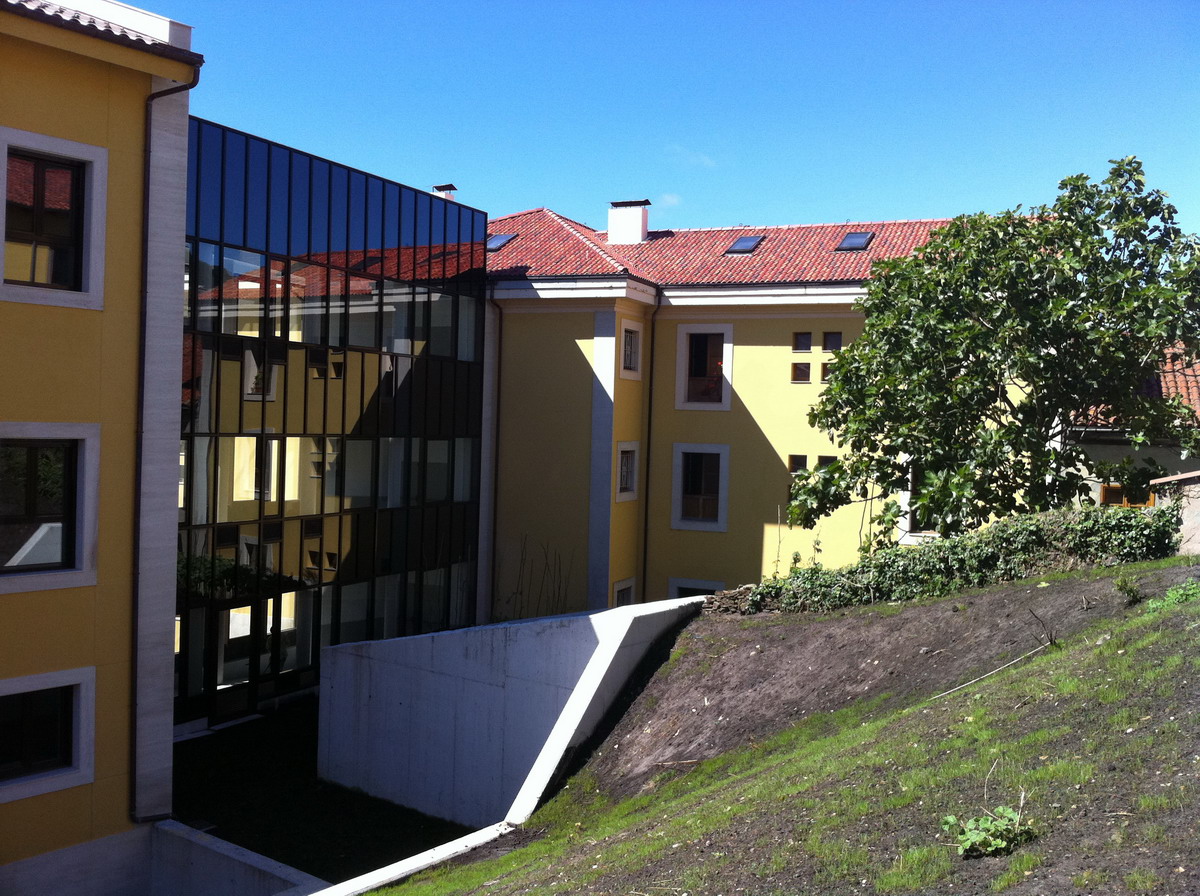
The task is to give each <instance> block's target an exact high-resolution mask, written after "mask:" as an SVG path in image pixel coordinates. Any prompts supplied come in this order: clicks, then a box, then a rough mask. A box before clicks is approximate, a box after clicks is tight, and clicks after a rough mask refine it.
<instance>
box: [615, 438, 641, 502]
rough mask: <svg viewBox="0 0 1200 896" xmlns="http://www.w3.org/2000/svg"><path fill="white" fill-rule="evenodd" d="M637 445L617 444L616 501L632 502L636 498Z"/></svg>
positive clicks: (634, 443)
mask: <svg viewBox="0 0 1200 896" xmlns="http://www.w3.org/2000/svg"><path fill="white" fill-rule="evenodd" d="M638 447H639V446H638V443H637V442H617V489H616V499H615V500H617V501H618V502H619V501H632V500H634V499H635V498H636V497H637V487H638Z"/></svg>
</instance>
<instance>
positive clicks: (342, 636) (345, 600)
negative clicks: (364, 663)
mask: <svg viewBox="0 0 1200 896" xmlns="http://www.w3.org/2000/svg"><path fill="white" fill-rule="evenodd" d="M370 604H371V584H370V583H369V582H358V583H357V584H354V585H343V586H342V606H341V613H340V620H339V621H340V625H339V627H338V643H339V644H345V643H347V642H349V641H363V640H366V638H367V637H368V634H369V629H368V625H367V622H368V619H369V616H368V610H369V609H370Z"/></svg>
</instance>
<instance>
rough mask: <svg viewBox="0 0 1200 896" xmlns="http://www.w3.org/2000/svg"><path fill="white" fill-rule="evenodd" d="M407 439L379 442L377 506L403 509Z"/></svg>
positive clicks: (385, 439)
mask: <svg viewBox="0 0 1200 896" xmlns="http://www.w3.org/2000/svg"><path fill="white" fill-rule="evenodd" d="M407 449H408V439H404V438H383V439H380V440H379V506H380V507H403V506H404V504H405V500H406V495H405V487H404V477H405V474H406V473H407V472H408V464H407V458H406V457H405V455H406V453H407Z"/></svg>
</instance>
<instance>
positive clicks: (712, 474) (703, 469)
mask: <svg viewBox="0 0 1200 896" xmlns="http://www.w3.org/2000/svg"><path fill="white" fill-rule="evenodd" d="M720 473H721V456H720V455H719V454H712V453H708V452H703V453H702V452H684V453H683V483H682V485H683V495H682V507H681V508H680V510H681V512H680V516H681V517H682V518H683V519H685V520H702V521H706V522H715V521H716V520H717V519H718V513H719V503H720Z"/></svg>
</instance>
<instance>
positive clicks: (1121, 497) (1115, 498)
mask: <svg viewBox="0 0 1200 896" xmlns="http://www.w3.org/2000/svg"><path fill="white" fill-rule="evenodd" d="M1100 503H1101V504H1104V505H1106V506H1109V507H1153V506H1154V492H1149V493H1147V494H1146V495H1145V496H1144V497H1143V500H1141V501H1138V500H1136V499H1135V498H1134V497H1131V496H1130V495H1129V494H1128V493H1127V492H1126V491H1125V488H1124V487H1123V486H1120V485H1102V486H1100Z"/></svg>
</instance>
